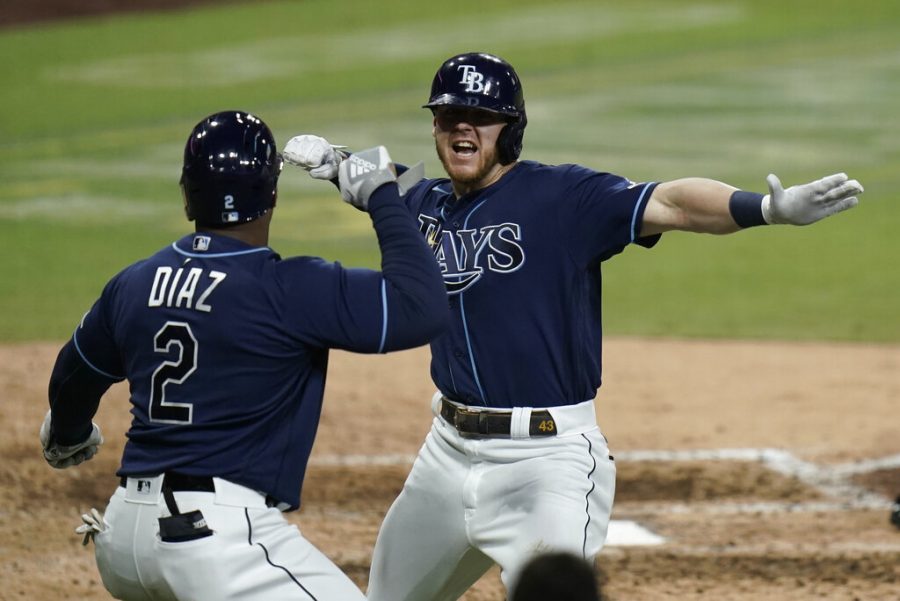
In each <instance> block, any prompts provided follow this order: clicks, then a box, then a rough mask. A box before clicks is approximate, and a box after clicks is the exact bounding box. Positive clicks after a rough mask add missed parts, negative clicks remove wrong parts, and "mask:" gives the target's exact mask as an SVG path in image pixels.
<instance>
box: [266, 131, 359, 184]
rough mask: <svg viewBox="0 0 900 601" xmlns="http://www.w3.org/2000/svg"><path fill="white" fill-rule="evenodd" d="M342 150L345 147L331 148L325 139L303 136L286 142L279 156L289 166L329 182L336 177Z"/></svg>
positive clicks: (341, 158) (308, 135)
mask: <svg viewBox="0 0 900 601" xmlns="http://www.w3.org/2000/svg"><path fill="white" fill-rule="evenodd" d="M343 148H346V146H333V145H331V144H329V143H328V140H326V139H325V138H322V137H319V136H313V135H310V134H303V135H302V136H294V137H293V138H291V139H290V140H288V143H287V144H285V146H284V151H283V152H282V153H281V155H282V156H283V157H284V160H285V161H287V162H288V163H290V164H291V165H296V166H298V167H302V168H303V169H306V170H307V171H309V174H310V175H311V176H312V177H313V178H315V179H327V180H331V179H334V178H335V177H337V174H338V166H339V165H340V164H341V161H342V160H343V158H344V155H343V154H342V153H341V152H340V151H341V149H343Z"/></svg>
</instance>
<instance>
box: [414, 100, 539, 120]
mask: <svg viewBox="0 0 900 601" xmlns="http://www.w3.org/2000/svg"><path fill="white" fill-rule="evenodd" d="M441 106H459V107H462V108H468V109H478V110H482V111H488V112H490V113H497V114H500V115H506V116H508V117H519V116H520V115H521V114H522V112H521V111H519V110H518V109H516V107H514V106H510V105H508V104H505V103H503V102H499V101H497V100H496V99H494V98H491V97H489V96H474V95H470V96H460V95H458V94H441V95H440V96H436V97H435V98H432V99H431V100H430V101H429V102H428V103H427V104H423V105H422V108H423V109H432V110H433V109H435V108H438V107H441Z"/></svg>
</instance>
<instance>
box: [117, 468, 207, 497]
mask: <svg viewBox="0 0 900 601" xmlns="http://www.w3.org/2000/svg"><path fill="white" fill-rule="evenodd" d="M131 477H132V478H137V479H140V476H131ZM128 478H129V477H128V476H122V477H121V478H119V486H121V487H122V488H126V483H127V482H128ZM163 481H164V482H165V483H166V484H167V485H168V486H169V488H170V489H171V490H172V491H173V492H185V491H194V492H216V484H215V482H213V479H212V478H211V477H210V476H188V475H186V474H179V473H177V472H166V475H165V478H163Z"/></svg>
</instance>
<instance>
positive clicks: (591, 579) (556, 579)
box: [509, 552, 600, 601]
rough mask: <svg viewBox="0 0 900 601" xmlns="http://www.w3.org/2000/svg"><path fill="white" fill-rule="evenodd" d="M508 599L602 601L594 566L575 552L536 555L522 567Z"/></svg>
mask: <svg viewBox="0 0 900 601" xmlns="http://www.w3.org/2000/svg"><path fill="white" fill-rule="evenodd" d="M509 601H600V590H599V587H598V586H597V575H596V573H595V572H594V566H593V565H591V564H590V563H589V562H588V561H587V560H585V559H583V558H581V557H579V556H577V555H573V554H572V553H566V552H551V553H544V554H541V555H537V556H535V557H534V558H532V559H531V560H530V561H529V562H528V563H526V564H525V567H523V568H522V571H521V572H520V573H519V578H518V581H517V582H516V583H515V585H514V587H513V590H512V596H511V597H510V598H509Z"/></svg>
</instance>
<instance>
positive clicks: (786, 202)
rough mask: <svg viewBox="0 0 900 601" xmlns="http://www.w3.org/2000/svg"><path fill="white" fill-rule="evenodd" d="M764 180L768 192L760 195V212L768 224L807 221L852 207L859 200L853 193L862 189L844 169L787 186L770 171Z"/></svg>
mask: <svg viewBox="0 0 900 601" xmlns="http://www.w3.org/2000/svg"><path fill="white" fill-rule="evenodd" d="M766 182H767V183H768V184H769V193H768V194H767V195H765V196H764V197H763V200H762V214H763V218H764V219H765V220H766V222H767V223H770V224H773V223H787V224H790V225H809V224H810V223H815V222H816V221H819V220H820V219H824V218H825V217H828V216H829V215H834V214H835V213H840V212H841V211H846V210H847V209H851V208H853V207H855V206H856V205H857V204H859V199H858V198H856V195H857V194H862V193H863V187H862V186H861V185H860V183H859V182H858V181H856V180H855V179H848V178H847V174H846V173H835V174H834V175H829V176H828V177H823V178H822V179H819V180H816V181H814V182H810V183H808V184H803V185H800V186H791V187H790V188H788V189H787V190H785V189H784V188H783V187H782V186H781V180H779V179H778V177H777V176H776V175H775V174H774V173H770V174H769V177H767V178H766Z"/></svg>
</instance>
